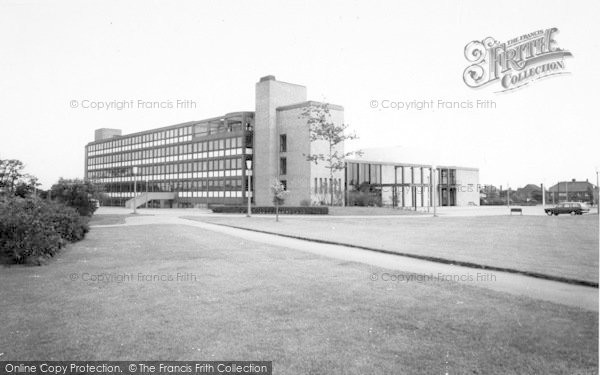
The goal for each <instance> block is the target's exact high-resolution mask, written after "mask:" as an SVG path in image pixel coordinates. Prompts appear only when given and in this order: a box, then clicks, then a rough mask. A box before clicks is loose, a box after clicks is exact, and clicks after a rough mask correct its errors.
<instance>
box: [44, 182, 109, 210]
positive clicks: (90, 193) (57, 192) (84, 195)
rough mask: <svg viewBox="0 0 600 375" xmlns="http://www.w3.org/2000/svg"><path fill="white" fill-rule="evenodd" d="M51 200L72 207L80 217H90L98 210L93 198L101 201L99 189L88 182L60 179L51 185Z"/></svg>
mask: <svg viewBox="0 0 600 375" xmlns="http://www.w3.org/2000/svg"><path fill="white" fill-rule="evenodd" d="M51 190H52V199H56V200H57V201H58V202H60V203H63V204H65V205H67V206H69V207H73V208H75V209H76V210H77V212H79V214H80V215H82V216H92V214H93V213H94V211H96V209H97V208H98V206H97V205H96V202H95V201H94V200H93V199H94V198H100V200H102V199H103V195H102V194H101V192H100V190H99V187H98V186H96V185H94V184H92V183H91V182H89V181H83V180H79V179H74V180H67V179H64V178H61V179H59V180H58V182H57V183H56V184H54V185H52V188H51Z"/></svg>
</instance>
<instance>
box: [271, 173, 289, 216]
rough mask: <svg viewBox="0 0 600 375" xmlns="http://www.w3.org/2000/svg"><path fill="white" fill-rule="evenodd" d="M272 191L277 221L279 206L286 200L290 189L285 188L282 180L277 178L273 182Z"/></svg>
mask: <svg viewBox="0 0 600 375" xmlns="http://www.w3.org/2000/svg"><path fill="white" fill-rule="evenodd" d="M271 193H273V204H275V221H279V206H280V205H282V204H283V203H284V202H285V197H286V196H287V194H288V191H287V190H285V186H283V184H282V183H281V181H279V180H278V179H275V180H274V181H273V184H271Z"/></svg>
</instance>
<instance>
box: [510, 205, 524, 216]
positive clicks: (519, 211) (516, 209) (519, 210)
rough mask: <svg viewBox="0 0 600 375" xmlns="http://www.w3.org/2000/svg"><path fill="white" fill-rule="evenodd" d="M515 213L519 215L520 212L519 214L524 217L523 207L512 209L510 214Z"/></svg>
mask: <svg viewBox="0 0 600 375" xmlns="http://www.w3.org/2000/svg"><path fill="white" fill-rule="evenodd" d="M513 212H515V213H517V212H518V213H520V214H521V215H523V209H522V208H521V207H514V208H513V207H511V209H510V214H511V215H512V214H513Z"/></svg>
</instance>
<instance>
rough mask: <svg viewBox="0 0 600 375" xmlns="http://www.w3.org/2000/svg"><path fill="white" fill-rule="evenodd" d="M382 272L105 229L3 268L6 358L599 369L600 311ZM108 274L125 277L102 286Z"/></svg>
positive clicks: (166, 233)
mask: <svg viewBox="0 0 600 375" xmlns="http://www.w3.org/2000/svg"><path fill="white" fill-rule="evenodd" d="M286 220H287V219H286ZM381 271H382V270H380V269H375V268H373V267H370V266H367V265H363V264H357V263H349V262H341V261H338V260H333V259H328V258H322V257H319V256H315V255H312V254H307V253H302V252H297V251H293V250H288V249H285V248H280V247H275V246H270V245H266V244H259V243H252V242H247V241H244V240H241V239H238V238H235V237H228V236H224V235H220V234H219V235H217V234H216V233H214V232H209V231H205V230H202V229H200V228H192V227H187V226H173V225H150V226H129V227H115V228H93V229H92V231H91V232H90V233H89V234H88V237H87V238H86V239H85V240H84V241H82V242H79V243H77V244H74V245H72V246H69V247H67V248H66V250H65V251H63V252H62V253H61V254H60V255H59V256H58V258H57V259H55V260H54V261H53V262H51V263H50V264H48V265H46V266H43V267H23V266H16V267H10V268H9V267H3V268H1V269H0V285H2V288H0V300H1V301H2V304H1V305H0V316H1V317H2V324H1V325H0V352H2V353H4V354H3V356H2V360H21V361H24V360H210V359H221V360H222V359H229V360H231V359H235V360H242V359H252V360H258V359H263V360H272V361H273V367H274V373H276V374H366V373H373V374H384V373H390V374H391V373H394V374H399V373H403V374H404V373H406V374H439V373H442V374H443V373H446V372H448V373H450V374H456V373H469V374H525V373H528V374H530V373H552V374H561V373H563V374H573V373H594V372H597V367H598V356H597V353H598V315H597V313H593V312H588V311H584V310H580V309H576V308H569V307H565V306H560V305H555V304H552V303H546V302H541V301H537V300H532V299H528V298H525V297H516V296H512V295H507V294H502V293H497V292H493V291H490V290H487V289H480V288H476V287H473V286H469V285H464V284H456V283H452V282H432V283H427V282H424V283H393V285H390V283H380V282H373V281H370V279H369V276H370V275H371V273H373V272H381ZM178 273H179V274H181V275H187V276H185V278H186V279H183V280H180V281H176V280H173V281H169V280H168V276H171V277H173V278H176V277H177V274H178ZM99 274H105V275H108V276H105V278H108V277H111V278H112V279H110V280H109V281H108V282H107V281H90V278H91V277H92V275H99ZM140 274H141V275H142V280H140V279H139V275H140ZM73 275H75V276H73ZM86 275H87V276H86ZM124 275H131V278H130V279H125V278H124ZM147 275H151V276H153V275H157V276H159V277H163V278H164V279H165V280H163V281H160V280H156V281H143V279H144V278H145V277H147ZM191 275H193V276H194V278H192V277H191ZM82 278H84V279H86V280H87V281H86V280H82ZM73 279H74V280H73Z"/></svg>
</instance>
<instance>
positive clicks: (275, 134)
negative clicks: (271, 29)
mask: <svg viewBox="0 0 600 375" xmlns="http://www.w3.org/2000/svg"><path fill="white" fill-rule="evenodd" d="M255 92H256V101H255V111H254V112H249V111H242V112H232V113H227V114H225V115H223V116H218V117H214V118H210V119H205V120H199V121H190V122H186V123H182V124H177V125H172V126H166V127H161V128H156V129H151V130H146V131H143V132H138V133H132V134H127V135H123V134H121V131H120V130H119V129H107V128H103V129H98V130H96V132H95V139H94V141H93V142H90V143H88V144H87V145H86V146H85V178H86V179H88V180H89V181H91V182H93V183H96V184H100V185H102V186H103V188H104V191H105V193H106V196H107V200H106V202H104V204H107V205H115V206H125V205H127V206H130V207H131V206H132V205H133V197H134V194H135V193H134V192H137V197H136V199H135V202H136V205H137V206H142V205H146V206H150V207H196V206H206V205H243V204H245V203H246V200H247V197H248V194H249V196H250V197H251V199H252V203H253V204H254V205H257V206H270V205H272V204H273V203H272V200H273V197H272V193H271V190H270V186H271V184H272V183H273V181H274V180H279V181H281V183H282V184H283V185H284V186H285V187H286V190H288V192H289V194H288V195H287V197H286V199H285V205H289V206H299V205H319V204H329V203H330V200H331V195H332V194H331V193H332V192H333V199H334V202H333V203H334V204H337V205H349V204H359V203H361V204H362V203H364V202H359V201H358V200H357V199H355V198H356V197H357V196H361V194H364V195H368V196H370V197H371V198H373V200H371V201H370V202H367V204H373V203H377V204H378V205H379V204H381V205H386V206H393V207H400V208H407V209H408V208H410V209H419V208H427V207H430V206H432V204H433V197H434V196H436V199H435V203H436V204H437V205H443V206H455V205H456V206H462V205H479V191H478V183H479V172H478V170H477V169H475V168H461V167H451V166H447V167H437V169H436V170H435V171H436V172H435V173H434V170H433V169H432V167H431V166H430V165H425V164H406V163H400V162H382V161H369V160H366V159H363V158H355V159H352V160H347V161H346V168H345V170H341V171H336V172H335V173H334V175H333V179H331V176H330V175H329V170H328V169H327V168H326V166H325V164H324V163H322V162H321V163H319V164H314V163H312V162H309V161H307V160H306V155H310V154H320V153H323V154H327V153H328V146H327V144H326V143H325V142H324V141H314V142H311V139H310V134H309V128H308V125H307V119H306V118H305V117H303V116H302V113H303V112H304V111H305V110H306V109H307V108H310V107H313V106H322V105H323V103H319V102H314V101H308V100H307V93H306V87H305V86H301V85H297V84H293V83H286V82H281V81H277V80H276V79H275V77H273V76H266V77H263V78H261V79H260V81H259V82H258V83H257V84H256V91H255ZM328 109H329V113H330V115H331V121H333V122H334V123H336V124H342V123H343V121H344V109H343V107H341V106H339V105H334V104H328ZM343 148H344V145H343V144H341V145H339V146H338V148H337V150H338V151H340V152H343ZM434 174H435V179H434ZM134 184H135V185H134ZM434 185H435V186H437V189H438V190H437V194H433V192H432V189H433V188H432V187H433V186H434Z"/></svg>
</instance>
